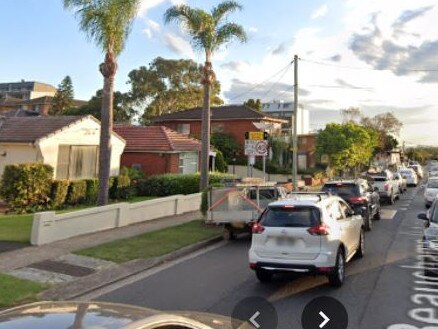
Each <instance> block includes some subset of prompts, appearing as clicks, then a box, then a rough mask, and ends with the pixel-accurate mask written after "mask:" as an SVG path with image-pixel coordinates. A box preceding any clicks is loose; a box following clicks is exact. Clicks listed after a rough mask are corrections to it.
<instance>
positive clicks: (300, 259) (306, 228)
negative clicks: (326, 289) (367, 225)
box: [249, 193, 364, 286]
mask: <svg viewBox="0 0 438 329" xmlns="http://www.w3.org/2000/svg"><path fill="white" fill-rule="evenodd" d="M252 232H253V235H252V243H251V249H250V250H249V262H250V267H251V269H253V270H255V272H256V275H257V278H258V279H259V280H260V281H261V282H267V281H270V280H271V279H272V276H273V274H274V273H275V272H287V271H290V272H300V273H309V274H324V275H327V277H328V279H329V281H330V284H331V285H333V286H341V285H342V283H343V282H344V278H345V263H346V262H348V261H350V260H351V259H352V257H353V256H354V255H357V256H359V257H362V256H363V254H364V222H363V218H362V216H361V215H356V214H354V212H353V210H352V209H351V208H350V207H349V206H348V204H347V203H346V202H345V201H344V200H342V199H341V198H339V197H337V196H331V195H329V194H326V193H307V194H306V193H296V194H295V193H294V194H292V195H291V198H290V199H287V200H282V201H276V202H273V203H271V204H270V205H269V206H268V207H267V208H266V210H265V211H264V212H263V214H262V215H261V216H260V218H259V220H258V221H257V222H256V223H254V225H253V228H252Z"/></svg>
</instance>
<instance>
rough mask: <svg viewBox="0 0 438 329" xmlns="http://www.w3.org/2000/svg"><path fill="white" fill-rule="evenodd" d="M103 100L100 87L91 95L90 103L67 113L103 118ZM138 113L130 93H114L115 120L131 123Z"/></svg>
mask: <svg viewBox="0 0 438 329" xmlns="http://www.w3.org/2000/svg"><path fill="white" fill-rule="evenodd" d="M102 101H103V90H102V89H100V90H98V91H97V92H96V95H94V96H93V97H91V99H90V101H89V102H88V104H86V105H83V106H81V107H78V108H72V109H69V110H67V111H66V112H65V114H66V115H92V116H94V117H95V118H97V119H99V120H100V119H101V114H102V113H101V112H102V111H101V109H102ZM136 114H137V112H136V110H135V109H134V107H133V106H132V102H131V99H130V97H129V95H128V94H126V93H121V92H119V91H115V92H114V94H113V120H114V122H117V123H129V122H131V121H132V119H133V118H134V116H135V115H136Z"/></svg>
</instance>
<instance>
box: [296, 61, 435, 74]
mask: <svg viewBox="0 0 438 329" xmlns="http://www.w3.org/2000/svg"><path fill="white" fill-rule="evenodd" d="M301 60H302V61H303V62H307V63H312V64H318V65H322V66H330V67H336V68H340V69H347V70H364V71H391V72H393V71H394V70H392V69H378V68H369V67H354V66H345V65H339V64H333V63H327V62H322V61H314V60H309V59H301ZM397 70H398V71H401V72H438V69H402V68H400V69H397Z"/></svg>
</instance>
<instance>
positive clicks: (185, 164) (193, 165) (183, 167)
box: [179, 152, 199, 174]
mask: <svg viewBox="0 0 438 329" xmlns="http://www.w3.org/2000/svg"><path fill="white" fill-rule="evenodd" d="M198 157H199V155H198V152H185V153H180V154H179V173H180V174H194V173H197V172H198Z"/></svg>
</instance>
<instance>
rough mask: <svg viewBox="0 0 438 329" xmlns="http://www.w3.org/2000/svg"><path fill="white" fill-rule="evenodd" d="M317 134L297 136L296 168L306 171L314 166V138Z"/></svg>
mask: <svg viewBox="0 0 438 329" xmlns="http://www.w3.org/2000/svg"><path fill="white" fill-rule="evenodd" d="M317 137H318V134H303V135H298V168H299V169H301V170H303V169H308V168H315V166H316V138H317Z"/></svg>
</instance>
